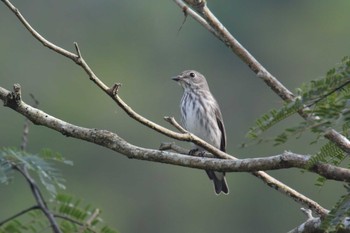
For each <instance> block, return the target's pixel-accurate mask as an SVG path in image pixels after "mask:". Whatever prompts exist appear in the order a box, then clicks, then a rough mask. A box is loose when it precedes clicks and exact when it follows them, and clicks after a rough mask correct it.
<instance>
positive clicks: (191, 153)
mask: <svg viewBox="0 0 350 233" xmlns="http://www.w3.org/2000/svg"><path fill="white" fill-rule="evenodd" d="M198 151H199V150H198V148H196V149H192V150H190V152H188V154H189V155H192V156H193V155H196V153H197V152H198Z"/></svg>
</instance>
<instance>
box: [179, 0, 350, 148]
mask: <svg viewBox="0 0 350 233" xmlns="http://www.w3.org/2000/svg"><path fill="white" fill-rule="evenodd" d="M173 1H174V2H175V3H176V4H177V5H178V6H180V7H181V9H182V10H183V11H184V12H185V13H186V14H188V15H190V16H191V17H193V18H194V19H195V20H197V21H198V22H199V23H200V24H201V25H202V26H203V27H205V28H206V29H208V30H209V31H210V32H211V33H213V34H214V36H216V37H217V38H218V39H220V40H221V41H222V42H223V43H224V44H225V45H226V46H227V47H229V48H230V49H231V50H232V52H233V53H235V54H236V55H237V56H238V57H239V58H240V59H241V60H242V61H243V62H244V63H245V64H247V65H248V66H249V68H250V69H251V70H252V71H253V72H254V73H255V74H257V77H258V78H261V79H262V80H263V81H264V82H265V83H266V84H267V85H268V86H269V87H270V88H271V89H272V90H273V91H274V92H275V93H276V94H277V95H278V96H279V97H281V99H283V100H284V101H286V102H292V101H294V100H295V96H294V94H293V93H292V92H291V91H290V90H288V89H287V88H286V87H285V86H284V85H283V84H282V83H281V82H280V81H278V79H276V78H275V77H274V76H273V75H272V74H271V73H270V72H268V70H267V69H266V68H265V67H264V66H263V65H261V64H260V62H258V60H256V59H255V58H254V57H253V56H252V55H251V54H250V53H249V51H248V50H247V49H245V48H244V47H243V46H242V45H241V44H240V43H239V41H238V40H236V38H234V37H233V36H232V34H231V33H230V32H229V31H228V30H227V29H226V28H225V26H224V25H223V24H222V23H221V22H220V21H219V20H218V19H217V18H216V17H215V15H214V14H213V13H212V12H211V11H210V9H209V8H208V6H207V4H206V1H204V0H186V2H187V3H185V1H183V0H173ZM191 7H192V8H193V9H195V10H192V9H191ZM307 109H308V108H307V106H305V108H304V109H301V110H299V111H298V113H299V115H300V116H302V117H303V118H304V119H305V120H313V119H318V117H317V116H315V115H313V114H309V113H307V112H309V111H305V110H307ZM324 137H325V138H327V139H328V140H330V141H332V142H334V143H335V144H336V145H337V146H338V147H339V148H341V149H342V150H343V151H345V152H347V153H350V141H349V140H348V139H347V138H346V137H344V136H343V135H342V134H340V133H339V132H337V131H336V130H334V129H331V128H330V129H328V130H327V132H325V134H324Z"/></svg>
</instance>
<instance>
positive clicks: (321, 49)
mask: <svg viewBox="0 0 350 233" xmlns="http://www.w3.org/2000/svg"><path fill="white" fill-rule="evenodd" d="M14 4H15V5H16V6H17V7H18V8H19V9H20V10H21V12H22V14H23V15H24V16H25V17H26V18H27V20H29V22H30V23H31V24H32V26H33V27H34V28H36V30H38V31H39V32H40V33H41V34H42V35H43V36H44V37H46V38H47V39H48V40H50V41H52V42H54V43H56V44H57V45H59V46H62V47H64V48H66V49H68V50H71V51H74V47H73V42H74V41H77V42H78V43H79V45H80V48H81V51H82V54H83V56H84V58H85V59H86V61H87V62H88V63H89V65H90V66H91V67H92V68H93V69H94V71H95V73H96V74H97V75H98V76H99V77H100V78H101V79H102V80H103V81H104V82H105V83H107V84H108V85H111V84H113V83H114V82H120V83H122V84H123V86H122V89H121V91H120V96H121V97H122V98H123V99H124V100H125V101H126V102H127V103H128V104H129V105H130V106H131V107H132V108H134V109H135V110H136V111H137V112H139V113H140V114H142V115H144V116H145V117H147V118H148V119H150V120H152V121H154V122H157V123H159V124H161V125H164V126H167V127H170V126H169V125H168V124H167V123H166V122H164V120H163V116H166V115H167V116H175V117H177V118H179V117H178V116H179V108H178V105H179V101H180V98H181V95H182V90H181V88H180V87H179V86H177V85H176V84H175V83H174V82H173V81H171V80H170V77H171V76H174V75H176V74H178V73H180V72H181V71H183V70H185V69H196V70H199V71H200V72H202V73H203V74H204V75H205V76H206V77H207V80H208V82H209V84H210V87H211V89H212V92H213V93H214V95H215V96H216V98H217V100H218V102H219V103H220V105H221V109H222V112H223V115H224V120H225V124H226V130H227V134H228V136H227V138H228V152H229V153H231V154H233V155H236V156H237V157H240V158H248V157H263V156H269V155H274V154H278V153H281V152H283V151H284V150H291V151H293V152H297V153H302V154H313V153H315V152H317V149H318V146H319V145H314V146H310V145H309V144H308V140H309V139H310V138H311V137H312V135H306V136H304V137H302V138H301V140H292V141H291V142H290V143H287V144H285V145H282V146H278V147H273V146H272V145H271V144H268V143H267V144H263V145H253V146H251V147H248V148H245V149H242V148H240V147H239V145H240V143H242V142H244V141H245V140H246V139H245V134H246V132H247V131H248V129H249V127H251V126H252V125H253V124H254V121H255V119H256V118H257V117H259V116H260V115H261V114H263V113H265V112H267V110H269V109H271V108H273V107H278V106H280V105H281V100H280V99H279V98H278V97H277V96H276V95H275V94H274V93H272V92H271V90H270V89H269V88H268V87H267V86H266V85H265V84H264V83H263V82H261V80H259V79H258V78H256V76H255V75H254V74H253V72H251V71H250V70H249V68H248V67H247V66H246V65H245V64H243V63H242V62H241V61H240V60H239V59H238V58H237V57H236V56H235V55H234V54H233V53H232V52H231V51H230V50H229V49H228V48H227V47H225V46H224V45H223V44H222V43H221V42H220V41H219V40H217V39H216V38H214V36H213V35H212V34H210V33H209V32H208V31H206V30H205V29H204V28H202V27H201V26H200V25H199V24H198V23H197V22H195V21H194V20H192V19H191V18H190V17H188V18H187V20H186V22H185V24H184V25H183V27H182V29H181V30H180V31H178V29H179V28H180V26H181V24H182V22H183V20H184V15H183V13H182V11H181V9H180V8H178V6H177V5H176V4H175V3H174V2H173V1H171V0H168V1H159V0H148V1H144V0H135V1H127V0H114V1H112V0H104V1H92V0H76V1H71V0H61V1H53V0H45V1H44V0H33V1H14ZM209 7H210V8H211V9H212V11H213V12H214V13H215V14H216V16H217V17H218V18H219V19H221V21H222V22H223V23H224V25H225V26H226V27H227V28H228V29H229V30H230V31H231V32H232V33H233V35H234V36H235V37H236V38H237V39H238V40H239V41H240V42H241V43H242V44H243V45H244V46H245V47H246V48H247V49H248V50H249V51H250V52H251V53H252V54H253V55H254V56H255V57H256V58H257V59H258V60H259V61H260V62H261V63H262V64H263V65H264V66H266V68H267V69H268V70H269V71H270V72H271V73H272V74H274V75H275V76H276V77H277V78H278V79H279V80H280V81H281V82H282V83H283V84H284V85H286V86H287V87H288V88H290V89H291V90H294V89H295V88H296V87H298V86H299V85H300V84H301V83H303V82H307V81H309V80H312V79H315V78H319V77H322V76H323V75H324V74H325V73H326V71H327V70H328V69H329V68H331V67H333V66H334V65H335V64H337V63H339V62H340V60H341V58H342V57H343V56H345V55H348V54H349V49H350V43H349V41H350V40H349V39H350V30H349V22H350V14H349V9H350V2H349V1H347V0H338V1H328V0H309V1H279V0H266V1H259V0H250V1H244V0H237V1H209ZM0 31H1V34H0V35H1V36H0V51H1V55H0V86H2V87H5V88H7V89H11V88H12V85H13V84H14V83H20V84H21V85H22V93H23V98H24V100H25V101H26V102H27V103H30V102H31V99H30V97H29V93H33V94H34V95H35V97H36V98H37V99H38V100H39V101H40V108H41V109H42V110H44V111H46V112H47V113H49V114H51V115H53V116H56V117H58V118H60V119H62V120H65V121H68V122H70V123H73V124H77V125H80V126H84V127H91V128H100V129H107V130H110V131H113V132H116V133H118V134H119V135H120V136H121V137H123V138H124V139H126V140H128V141H129V142H130V143H133V144H135V145H139V146H143V147H148V148H158V147H159V145H160V143H161V142H169V141H173V140H172V139H169V138H167V137H165V136H163V135H159V134H158V133H156V132H154V131H152V130H150V129H148V128H146V127H144V126H142V125H140V124H139V123H137V122H135V121H134V120H132V119H130V118H129V117H128V116H127V115H126V114H125V113H124V112H123V111H122V110H121V109H120V108H118V106H116V105H115V104H114V103H113V102H112V101H111V100H110V98H109V97H107V96H106V95H105V94H103V93H102V92H101V91H100V90H99V89H98V88H97V87H96V86H95V85H94V84H93V83H92V82H91V81H89V79H88V77H87V76H86V74H85V73H84V72H83V71H82V69H81V68H79V67H78V66H76V65H75V64H74V63H73V62H72V61H70V60H68V59H66V58H65V57H62V56H60V55H57V54H55V53H54V52H52V51H50V50H48V49H46V48H45V47H43V46H42V45H41V44H39V43H38V42H37V41H36V40H35V39H34V38H33V37H32V36H31V35H30V34H29V33H28V32H27V31H26V30H25V29H24V27H23V26H22V25H21V24H20V23H19V21H18V20H17V18H16V17H15V16H14V15H13V13H11V12H10V11H9V9H7V8H6V7H5V5H4V4H2V3H1V4H0ZM0 119H1V121H0V146H19V144H20V141H21V134H22V129H23V123H24V118H23V117H22V116H20V115H19V114H17V113H15V112H14V111H12V110H10V109H8V108H4V107H2V108H0ZM298 120H300V118H298V117H295V118H293V119H292V120H291V121H288V124H290V123H291V122H296V121H298ZM281 128H283V123H282V124H280V125H279V126H278V127H276V129H273V130H272V132H271V133H268V134H267V136H268V135H274V134H275V133H278V132H280V130H281ZM180 144H181V145H183V146H187V147H190V145H188V144H186V143H180ZM44 147H48V148H51V149H53V150H55V151H58V152H60V153H62V154H63V155H64V156H65V157H66V158H67V159H70V160H72V161H74V166H73V167H64V166H63V167H61V169H62V172H63V173H64V175H65V178H66V180H67V184H66V185H67V190H66V191H65V192H68V193H70V194H75V195H77V196H80V197H83V198H84V199H85V200H86V201H87V202H90V203H93V204H94V205H95V206H97V207H99V208H101V209H102V210H103V215H102V217H103V218H104V219H105V220H106V222H107V223H108V224H109V225H111V226H114V227H115V228H117V229H118V230H119V231H120V232H125V233H126V232H128V233H134V232H141V231H142V232H165V233H175V232H176V233H177V232H201V233H209V232H243V233H245V232H286V231H288V230H290V229H291V228H293V227H295V226H297V225H298V224H300V223H301V222H303V221H304V220H305V216H304V215H303V214H302V213H301V212H300V205H298V204H296V203H295V202H294V201H292V200H291V199H290V198H288V197H286V196H283V195H281V194H279V193H278V192H276V191H275V190H273V189H271V188H269V187H267V186H266V185H265V184H263V183H262V182H261V181H259V180H257V179H256V178H255V177H253V176H251V175H249V174H245V173H230V174H228V178H227V179H228V183H229V186H230V191H231V193H230V195H228V196H216V195H215V194H214V192H213V187H212V184H211V182H210V181H209V180H208V178H207V177H206V175H205V173H204V172H203V171H201V170H196V169H189V168H183V167H177V166H172V165H165V164H158V163H151V162H145V161H137V160H129V159H127V158H126V157H125V156H123V155H120V154H117V153H115V152H112V151H109V150H107V149H105V148H102V147H99V146H96V145H93V144H89V143H86V142H83V141H79V140H76V139H72V138H67V137H65V136H63V135H61V134H59V133H57V132H54V131H52V130H50V129H47V128H44V127H41V126H34V125H32V126H31V128H30V138H29V147H28V150H29V151H30V152H33V153H35V152H38V151H39V150H40V149H41V148H44ZM270 174H272V175H274V176H275V177H276V178H278V179H280V180H281V181H283V182H285V183H287V184H288V185H290V186H291V187H294V188H295V189H296V190H298V191H301V192H302V193H303V194H305V195H307V196H309V197H311V198H312V199H314V200H315V201H317V202H319V203H320V204H321V205H323V206H324V207H325V208H331V207H332V205H333V204H334V203H335V202H336V200H337V199H338V198H339V196H340V195H341V194H342V193H344V189H343V188H342V184H339V183H336V182H327V184H326V186H324V187H323V188H321V189H320V188H318V187H316V186H315V185H314V183H315V179H316V178H317V176H315V175H313V174H309V173H302V172H301V171H300V170H299V169H289V170H283V171H274V172H270ZM32 203H34V200H33V198H32V196H31V194H30V191H29V188H28V186H27V184H26V183H25V182H24V181H23V178H22V177H20V176H16V177H15V179H14V181H13V182H12V183H11V184H10V185H1V186H0V206H1V207H0V219H4V218H5V217H8V216H10V215H12V214H14V213H17V212H18V211H20V210H21V209H23V208H26V207H28V206H30V205H32Z"/></svg>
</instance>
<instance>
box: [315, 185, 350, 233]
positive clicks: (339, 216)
mask: <svg viewBox="0 0 350 233" xmlns="http://www.w3.org/2000/svg"><path fill="white" fill-rule="evenodd" d="M347 189H348V193H347V194H345V195H343V196H342V197H341V198H340V200H339V201H338V202H337V203H336V204H335V206H334V207H333V208H332V210H331V211H330V212H329V214H328V215H327V216H326V218H325V219H324V220H323V221H322V224H321V228H322V229H323V230H324V231H325V232H326V233H331V232H339V231H340V230H341V229H343V228H344V224H349V220H350V219H349V216H350V192H349V191H350V189H349V187H347Z"/></svg>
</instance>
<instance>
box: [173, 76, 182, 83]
mask: <svg viewBox="0 0 350 233" xmlns="http://www.w3.org/2000/svg"><path fill="white" fill-rule="evenodd" d="M171 79H172V80H174V81H176V82H178V81H180V80H181V76H175V77H172V78H171Z"/></svg>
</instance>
